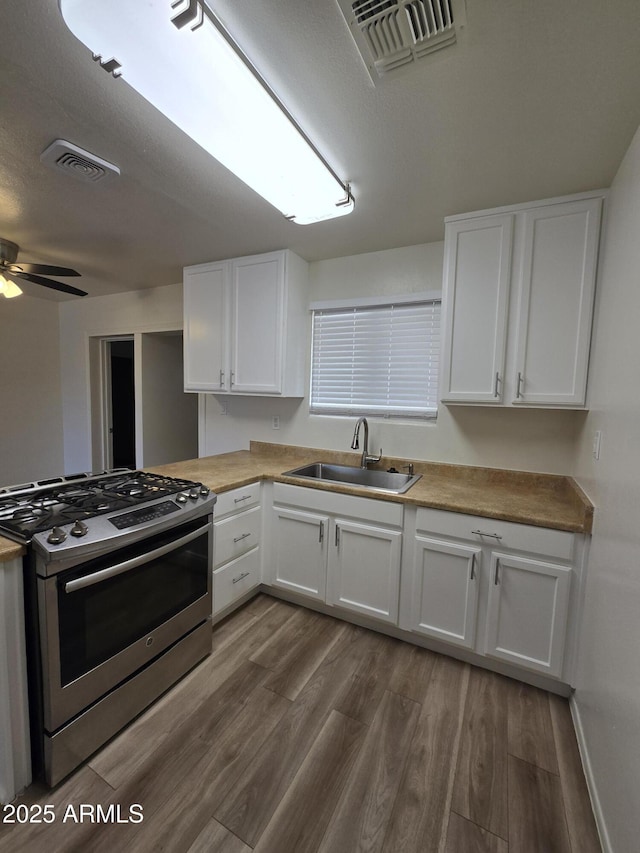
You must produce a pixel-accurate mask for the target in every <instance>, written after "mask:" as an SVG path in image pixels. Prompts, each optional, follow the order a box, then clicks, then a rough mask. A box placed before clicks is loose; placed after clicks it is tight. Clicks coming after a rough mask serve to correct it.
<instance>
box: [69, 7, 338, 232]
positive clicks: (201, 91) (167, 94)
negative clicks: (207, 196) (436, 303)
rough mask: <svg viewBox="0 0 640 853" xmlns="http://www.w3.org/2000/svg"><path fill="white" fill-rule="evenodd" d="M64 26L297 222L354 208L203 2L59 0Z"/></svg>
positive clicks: (328, 169)
mask: <svg viewBox="0 0 640 853" xmlns="http://www.w3.org/2000/svg"><path fill="white" fill-rule="evenodd" d="M59 2H60V9H61V12H62V15H63V18H64V20H65V23H66V25H67V26H68V28H69V29H70V30H71V32H72V33H73V34H74V35H75V36H76V37H77V38H78V39H79V40H80V41H81V42H82V43H83V44H84V45H86V46H87V47H88V48H89V49H90V50H91V51H92V53H93V54H94V58H95V59H98V60H99V61H100V62H101V64H102V65H103V67H105V68H106V69H107V70H109V71H111V72H112V73H113V75H114V77H120V76H121V77H122V79H123V80H125V81H126V82H127V83H128V84H129V85H130V86H132V88H134V89H135V90H136V91H137V92H138V93H139V94H140V95H142V96H143V97H144V98H145V99H146V100H147V101H149V102H150V103H151V104H153V106H154V107H156V108H157V109H158V110H160V112H162V113H163V114H164V115H165V116H166V117H167V118H169V119H170V120H171V121H172V122H173V123H174V124H176V125H177V126H178V127H180V128H181V129H182V130H183V131H184V132H185V133H187V134H188V135H189V136H190V137H191V138H192V139H194V140H195V141H196V142H197V143H198V144H199V145H201V146H202V147H203V148H204V149H205V150H206V151H208V152H209V153H210V154H211V155H212V156H213V157H215V159H216V160H218V161H219V162H220V163H222V164H223V165H224V166H226V168H227V169H229V170H230V171H231V172H233V173H234V174H235V175H236V176H237V177H239V178H240V179H241V180H242V181H244V182H245V183H246V184H248V185H249V186H250V187H251V188H252V189H254V190H255V191H256V192H257V193H259V194H260V195H261V196H262V197H263V198H264V199H266V200H267V201H268V202H270V204H272V205H273V206H274V207H276V208H277V209H278V210H280V211H281V212H282V213H283V214H284V215H285V216H286V217H287V218H289V219H292V220H293V221H294V222H297V223H299V224H307V223H310V222H318V221H320V220H323V219H331V218H334V217H336V216H342V215H344V214H347V213H350V212H351V211H352V210H353V206H354V202H353V197H352V196H351V194H350V192H349V189H348V186H347V185H346V184H344V183H342V182H341V181H340V180H339V178H338V177H337V176H336V174H335V173H334V172H333V171H332V170H331V168H330V167H329V166H328V165H327V164H326V162H325V161H324V160H323V159H322V157H321V156H320V155H319V154H318V153H317V152H316V151H315V149H314V148H313V146H312V145H311V144H310V143H309V141H308V140H307V139H306V138H305V136H304V135H303V134H302V132H301V131H300V129H299V128H298V127H297V126H296V125H295V124H294V123H293V121H292V120H291V119H290V117H289V116H288V115H287V114H286V111H284V108H282V107H281V106H280V105H279V103H278V102H277V99H276V98H275V96H274V95H273V94H272V93H271V92H270V91H269V90H268V89H267V88H266V84H264V81H261V78H259V76H258V74H257V72H256V71H255V69H253V67H252V66H251V64H250V63H249V61H248V60H247V59H246V58H243V55H242V54H241V53H240V51H239V49H238V48H237V46H235V45H233V43H232V42H231V41H230V37H229V36H228V34H226V32H225V31H224V30H223V28H222V25H221V24H220V22H219V21H217V19H216V18H215V16H214V14H213V13H212V11H211V10H210V8H209V7H208V6H207V5H206V4H205V3H204V2H202V0H175V2H173V3H172V2H170V0H145V2H132V0H59Z"/></svg>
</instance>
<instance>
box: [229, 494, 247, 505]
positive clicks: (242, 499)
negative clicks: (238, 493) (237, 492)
mask: <svg viewBox="0 0 640 853" xmlns="http://www.w3.org/2000/svg"><path fill="white" fill-rule="evenodd" d="M250 498H251V495H243V496H242V497H241V498H234V499H233V502H234V504H239V503H242V501H248V500H249V499H250Z"/></svg>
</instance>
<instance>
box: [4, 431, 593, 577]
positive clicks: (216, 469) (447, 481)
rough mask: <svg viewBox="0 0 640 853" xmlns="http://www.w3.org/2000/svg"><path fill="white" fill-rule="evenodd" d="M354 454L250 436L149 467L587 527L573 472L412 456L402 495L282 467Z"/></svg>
mask: <svg viewBox="0 0 640 853" xmlns="http://www.w3.org/2000/svg"><path fill="white" fill-rule="evenodd" d="M359 460H360V454H359V453H343V452H340V451H334V450H317V449H313V448H308V447H290V446H287V445H280V444H267V443H264V442H254V441H252V442H251V449H250V450H238V451H236V452H234V453H222V454H220V455H218V456H206V457H204V458H203V459H189V460H187V461H185V462H172V463H171V464H169V465H159V466H157V467H154V468H149V469H147V470H149V471H155V472H156V473H159V474H167V475H169V476H172V477H183V478H184V479H187V480H196V481H197V482H201V483H204V484H205V485H207V486H208V487H209V488H210V489H212V490H213V491H214V492H226V491H229V489H234V488H237V487H239V486H246V485H248V484H249V483H253V482H255V481H256V480H274V481H277V482H279V483H291V484H293V485H297V486H306V487H309V488H320V489H325V490H329V491H335V492H342V493H343V494H352V495H359V496H361V497H362V496H365V497H368V498H374V499H377V500H386V501H394V502H396V503H405V504H414V505H416V506H426V507H432V508H434V509H443V510H449V511H451V512H462V513H467V514H468V515H479V516H484V517H486V518H498V519H502V520H503V521H515V522H519V523H521V524H533V525H536V526H537V527H551V528H555V529H556V530H569V531H572V532H575V533H590V532H591V526H592V523H593V505H592V504H591V503H590V501H589V499H588V498H587V496H586V495H585V494H584V492H583V491H582V490H581V489H580V487H579V486H578V485H577V483H576V482H575V481H574V480H573V479H572V478H571V477H563V476H559V475H556V474H534V473H530V472H527V471H506V470H503V469H500V468H476V467H471V466H467V465H446V464H442V463H437V462H419V461H414V468H415V473H416V474H422V478H421V479H420V480H418V482H417V483H416V484H415V485H414V486H413V487H412V488H411V489H410V490H409V491H408V492H406V493H405V494H404V495H390V494H386V493H381V492H372V491H368V490H367V489H361V488H356V487H351V486H342V485H340V486H338V485H335V484H328V483H314V482H313V481H309V480H300V479H296V478H295V477H285V476H283V473H282V472H283V471H289V470H291V469H292V468H297V467H299V466H300V465H304V464H305V463H309V462H334V463H337V464H341V465H358V464H359ZM406 462H407V460H406V459H397V458H392V457H383V459H382V460H381V462H380V463H379V465H378V466H376V467H379V468H382V469H387V468H389V467H391V466H394V467H396V468H398V469H400V466H401V465H403V464H406ZM22 554H24V548H23V547H22V546H21V545H18V544H16V543H15V542H11V541H10V540H8V539H4V538H3V537H2V536H0V563H2V562H5V561H8V560H12V559H14V558H15V557H19V556H21V555H22Z"/></svg>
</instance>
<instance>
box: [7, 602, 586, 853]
mask: <svg viewBox="0 0 640 853" xmlns="http://www.w3.org/2000/svg"><path fill="white" fill-rule="evenodd" d="M19 802H20V803H21V804H23V805H24V806H28V807H33V806H37V805H42V806H44V805H45V804H47V805H49V806H53V810H51V809H49V811H50V812H51V811H53V814H54V815H55V820H54V821H53V822H52V823H48V824H47V823H31V824H25V825H8V824H6V823H4V824H2V825H0V851H2V853H4V851H11V853H17V851H25V853H32V851H33V853H59V851H61V853H75V851H77V852H78V853H94V851H96V853H97V851H108V853H119V851H125V850H126V851H128V853H146V851H156V850H166V851H170V853H205V851H206V853H251V851H252V850H255V851H256V853H316V851H319V853H357V851H363V853H364V851H367V853H375V852H376V851H382V853H555V851H558V853H596V851H600V845H599V843H598V838H597V833H596V828H595V823H594V820H593V815H592V812H591V807H590V803H589V797H588V794H587V789H586V785H585V781H584V777H583V774H582V768H581V764H580V758H579V755H578V750H577V745H576V740H575V735H574V731H573V726H572V722H571V717H570V714H569V708H568V704H567V702H566V701H565V700H563V699H560V698H558V697H556V696H551V695H549V694H547V693H545V692H543V691H540V690H537V689H535V688H533V687H529V686H527V685H524V684H521V683H519V682H517V681H512V680H510V679H507V678H503V677H501V676H498V675H495V674H493V673H490V672H486V671H484V670H481V669H477V668H475V667H472V666H469V665H468V664H463V663H460V662H459V661H456V660H453V659H451V658H447V657H444V656H442V655H437V654H435V653H433V652H430V651H427V650H425V649H421V648H418V647H415V646H411V645H408V644H406V643H402V642H400V641H398V640H394V639H391V638H389V637H385V636H383V635H380V634H376V633H374V632H372V631H368V630H365V629H363V628H358V627H355V626H353V625H348V624H346V623H343V622H340V621H338V620H335V619H332V618H331V617H329V616H324V615H320V614H317V613H313V612H310V611H308V610H305V609H304V608H300V607H295V606H293V605H290V604H287V603H284V602H282V601H278V600H276V599H273V598H270V597H268V596H265V595H261V596H259V597H258V598H256V599H254V600H253V601H252V602H250V603H249V604H248V605H247V606H245V607H244V608H243V609H242V610H240V611H239V612H237V613H235V614H233V615H232V616H231V617H230V618H229V619H227V620H226V621H225V622H224V623H222V624H221V625H219V626H217V627H216V628H215V629H214V651H213V654H212V655H211V656H210V657H209V658H207V660H205V661H204V662H203V663H201V664H200V665H199V666H198V667H196V668H195V669H194V670H193V671H192V672H191V673H190V674H189V675H188V676H187V677H186V678H185V679H183V680H182V681H181V682H180V683H179V684H178V685H176V686H175V687H174V688H173V689H172V690H171V691H169V692H168V693H167V694H166V695H165V696H164V697H163V698H162V699H161V700H160V701H159V702H157V703H156V704H155V705H154V706H153V707H152V708H150V709H149V710H148V711H147V712H145V713H144V714H143V715H142V716H141V717H140V718H139V719H138V720H136V721H135V722H134V723H133V724H132V725H131V726H129V727H128V728H127V729H126V730H125V731H124V732H122V733H121V734H120V735H118V736H117V737H116V738H114V740H113V741H112V742H111V743H109V744H108V745H107V746H106V747H104V748H103V749H102V750H101V751H100V752H98V753H97V754H96V755H95V756H93V758H92V759H91V760H90V761H89V762H88V763H87V764H86V765H84V766H83V767H82V768H81V769H79V770H78V771H77V772H76V773H74V774H73V775H72V776H71V777H70V778H69V779H68V780H67V781H65V782H63V783H62V784H61V785H60V786H58V788H56V789H55V790H53V791H47V790H43V789H42V788H41V787H39V786H37V785H32V786H31V788H29V790H28V791H27V792H26V793H25V794H24V795H23V796H22V797H21V798H20V800H19ZM132 804H140V806H142V810H143V820H142V822H139V823H133V822H130V821H128V818H129V817H130V815H131V812H130V806H131V805H132ZM81 805H84V806H85V811H84V813H83V820H82V821H80V814H81V812H80V806H81ZM98 805H99V806H100V807H101V809H102V813H103V814H104V815H106V817H107V822H101V823H97V822H92V820H91V816H92V814H93V815H94V816H95V807H96V806H98ZM87 807H89V808H87ZM91 808H93V811H91ZM110 808H111V811H109V809H110ZM36 812H37V809H33V808H31V812H30V813H31V815H34V814H35V813H36ZM23 813H24V810H23ZM118 819H119V820H118Z"/></svg>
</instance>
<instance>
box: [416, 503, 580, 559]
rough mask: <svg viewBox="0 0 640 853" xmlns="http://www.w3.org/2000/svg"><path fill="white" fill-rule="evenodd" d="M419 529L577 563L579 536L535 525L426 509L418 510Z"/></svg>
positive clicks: (437, 535) (438, 534) (494, 546)
mask: <svg viewBox="0 0 640 853" xmlns="http://www.w3.org/2000/svg"><path fill="white" fill-rule="evenodd" d="M416 527H417V530H418V531H419V532H424V533H429V534H432V535H435V536H436V537H440V536H451V537H453V538H455V539H464V540H465V541H467V542H474V543H475V544H476V545H488V546H490V547H492V548H494V549H496V548H497V549H499V550H503V549H506V550H509V551H527V552H529V553H533V554H542V555H544V556H548V557H555V558H556V559H558V560H566V561H571V560H572V559H573V549H574V542H575V536H574V534H573V533H569V532H568V531H566V530H551V529H550V528H548V527H536V526H534V525H532V524H517V523H515V522H511V521H500V520H498V519H495V518H483V517H480V516H475V515H463V514H462V513H458V512H445V511H443V510H438V509H427V508H426V507H419V508H418V511H417V516H416Z"/></svg>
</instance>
